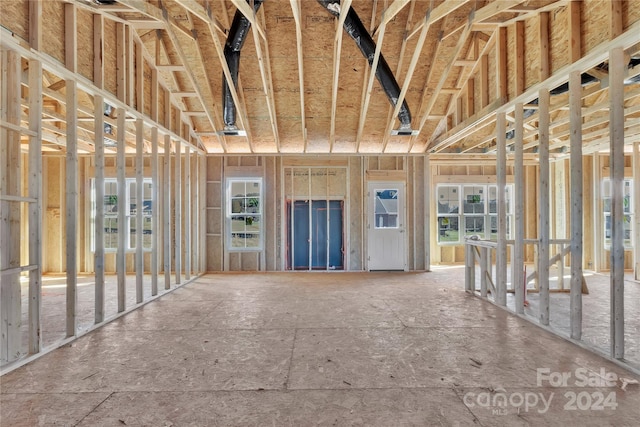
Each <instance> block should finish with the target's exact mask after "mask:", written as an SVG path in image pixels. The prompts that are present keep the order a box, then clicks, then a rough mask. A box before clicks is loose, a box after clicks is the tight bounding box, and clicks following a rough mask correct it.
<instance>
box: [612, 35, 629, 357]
mask: <svg viewBox="0 0 640 427" xmlns="http://www.w3.org/2000/svg"><path fill="white" fill-rule="evenodd" d="M625 70H626V62H625V60H624V50H623V49H622V48H621V47H616V48H613V49H611V51H610V52H609V75H610V79H609V100H610V107H609V135H610V145H609V147H610V157H609V159H610V160H609V164H610V167H611V249H610V250H611V273H610V277H611V279H610V284H611V296H610V298H611V300H610V301H611V312H610V314H611V336H610V343H611V357H613V358H615V359H623V358H624V349H625V343H624V226H623V224H624V207H623V198H624V194H623V183H624V144H625V140H624V137H625V134H624V103H623V102H622V99H624V78H625Z"/></svg>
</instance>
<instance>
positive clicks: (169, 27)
mask: <svg viewBox="0 0 640 427" xmlns="http://www.w3.org/2000/svg"><path fill="white" fill-rule="evenodd" d="M162 7H163V9H162V11H163V20H164V21H165V22H166V23H167V28H166V31H165V32H166V34H167V35H168V36H169V38H170V39H171V43H172V44H173V46H174V47H175V49H176V52H177V53H178V56H179V57H180V62H182V64H183V65H184V66H185V73H186V74H187V77H188V78H189V81H190V82H191V85H192V87H193V89H194V90H195V92H196V94H197V95H198V100H199V101H200V104H201V105H202V107H203V109H204V111H205V113H206V115H207V119H208V120H209V123H210V124H211V127H212V129H214V130H216V122H215V117H214V114H213V113H212V112H211V108H210V107H209V105H208V103H207V102H206V101H205V98H204V95H203V91H202V88H201V87H200V84H199V83H198V80H197V79H196V77H195V75H194V74H193V70H192V69H191V66H190V65H189V58H187V57H186V55H185V53H184V51H183V49H182V48H181V46H180V40H179V39H178V36H177V35H176V33H175V31H174V30H173V20H172V19H171V18H170V17H169V11H168V10H167V9H166V8H165V7H164V6H162Z"/></svg>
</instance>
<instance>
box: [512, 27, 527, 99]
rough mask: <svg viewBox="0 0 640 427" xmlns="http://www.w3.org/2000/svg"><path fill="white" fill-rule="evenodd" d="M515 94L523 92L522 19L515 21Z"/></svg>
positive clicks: (523, 49)
mask: <svg viewBox="0 0 640 427" xmlns="http://www.w3.org/2000/svg"><path fill="white" fill-rule="evenodd" d="M515 33H516V34H515V38H516V40H515V44H514V46H515V52H514V56H515V78H514V82H515V88H514V89H515V94H516V96H517V95H520V94H521V93H522V92H524V81H525V64H524V53H525V47H524V21H517V22H516V23H515Z"/></svg>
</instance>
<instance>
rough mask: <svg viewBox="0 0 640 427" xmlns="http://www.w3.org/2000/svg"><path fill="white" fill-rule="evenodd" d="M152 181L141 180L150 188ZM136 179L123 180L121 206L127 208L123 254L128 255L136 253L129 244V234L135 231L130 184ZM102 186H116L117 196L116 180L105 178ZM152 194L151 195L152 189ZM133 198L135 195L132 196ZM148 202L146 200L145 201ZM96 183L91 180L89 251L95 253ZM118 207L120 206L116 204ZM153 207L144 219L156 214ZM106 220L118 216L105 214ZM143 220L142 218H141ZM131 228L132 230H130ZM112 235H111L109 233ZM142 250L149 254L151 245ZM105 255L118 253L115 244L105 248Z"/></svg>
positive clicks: (147, 179) (148, 179)
mask: <svg viewBox="0 0 640 427" xmlns="http://www.w3.org/2000/svg"><path fill="white" fill-rule="evenodd" d="M152 182H153V181H152V179H151V178H144V179H143V185H145V184H149V185H151V186H153V184H152ZM136 183H137V181H136V178H127V179H126V180H125V194H126V195H125V203H124V204H123V205H124V206H126V207H127V210H126V214H125V217H126V218H125V223H126V224H127V230H128V231H127V233H126V236H127V237H126V242H125V252H127V253H129V252H135V251H136V247H135V246H134V245H132V244H131V234H132V233H133V231H132V230H134V229H135V223H134V225H132V221H131V220H132V219H135V218H136V217H135V214H132V213H131V209H130V206H131V184H136ZM104 184H105V186H106V184H115V186H116V195H117V188H118V180H117V179H116V178H105V179H104ZM152 193H153V188H152ZM105 196H107V194H106V192H105ZM134 196H135V195H134ZM146 200H148V199H146ZM96 203H97V200H96V182H95V179H92V180H91V251H92V252H95V250H96V235H95V233H96V228H95V218H96ZM118 205H119V206H120V204H119V203H118ZM153 208H154V207H153V205H152V212H151V215H145V217H148V218H152V217H153V215H155V214H156V212H155V211H154V209H153ZM107 218H116V219H117V218H118V215H117V214H116V215H106V214H105V220H106V219H107ZM143 220H144V218H143ZM106 226H107V224H106V223H105V227H106ZM132 227H133V228H132ZM151 232H152V233H153V232H154V230H152V231H151ZM111 234H113V233H111ZM117 236H118V234H117V231H116V241H117ZM105 243H106V239H105ZM142 250H143V251H144V252H151V250H152V248H151V245H149V246H148V247H144V246H143V247H142ZM104 251H105V253H116V252H117V251H118V248H117V244H116V247H106V246H105V248H104Z"/></svg>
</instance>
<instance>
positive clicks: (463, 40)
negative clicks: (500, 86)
mask: <svg viewBox="0 0 640 427" xmlns="http://www.w3.org/2000/svg"><path fill="white" fill-rule="evenodd" d="M471 22H472V16H470V17H469V20H468V21H467V25H466V26H465V28H464V29H463V30H462V34H460V37H459V38H458V43H457V44H456V47H455V48H454V50H453V54H452V55H451V58H450V59H449V62H448V63H447V66H446V67H445V69H444V71H443V72H442V74H441V75H440V80H439V81H438V84H437V85H436V88H435V89H434V91H433V93H432V94H431V96H430V98H429V102H428V103H427V107H426V108H425V110H424V111H421V112H420V113H421V114H422V118H421V119H420V125H419V126H418V129H417V130H418V131H419V132H422V129H423V128H424V125H425V123H426V122H427V120H428V119H429V115H430V114H431V110H432V109H433V107H434V106H435V104H436V101H437V99H438V97H439V95H440V90H441V89H442V88H443V87H444V84H445V82H446V81H447V79H448V78H449V73H450V71H451V68H453V65H454V63H455V61H456V59H457V58H458V55H460V52H461V51H462V48H463V47H464V45H465V43H466V41H467V38H468V37H469V34H471ZM416 139H417V138H416V135H414V136H412V137H411V141H410V143H409V152H411V150H412V149H413V146H414V144H415V142H416Z"/></svg>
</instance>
